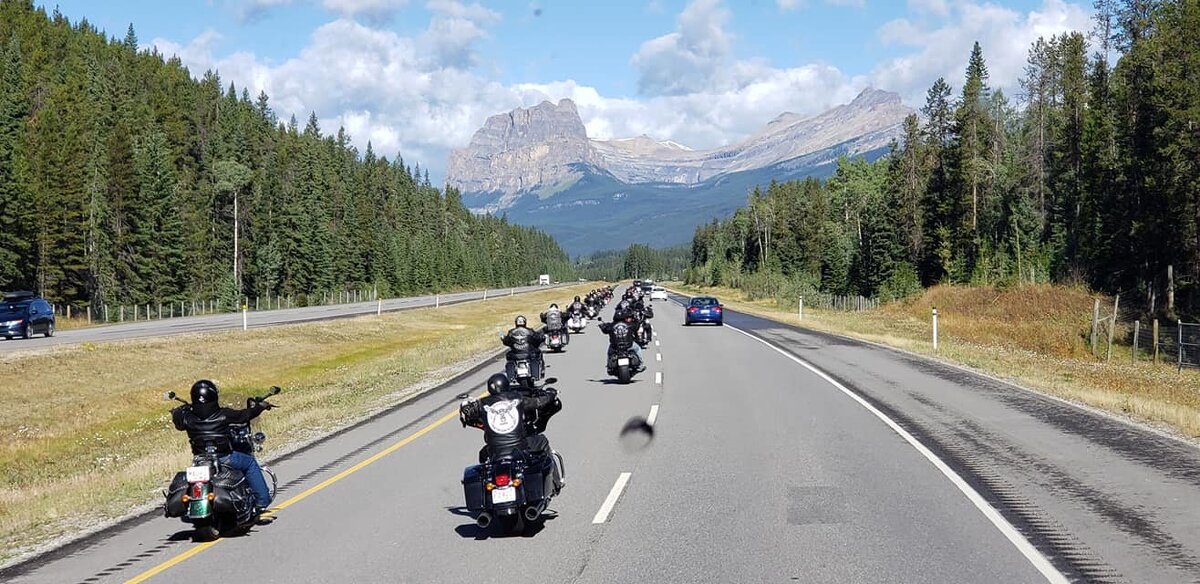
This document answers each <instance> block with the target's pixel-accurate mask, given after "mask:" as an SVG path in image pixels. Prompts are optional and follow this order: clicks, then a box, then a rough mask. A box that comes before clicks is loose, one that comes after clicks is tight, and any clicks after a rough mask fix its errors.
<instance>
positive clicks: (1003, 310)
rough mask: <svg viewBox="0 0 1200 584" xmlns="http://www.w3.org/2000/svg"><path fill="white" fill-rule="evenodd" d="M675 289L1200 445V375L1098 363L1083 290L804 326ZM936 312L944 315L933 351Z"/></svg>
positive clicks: (760, 308)
mask: <svg viewBox="0 0 1200 584" xmlns="http://www.w3.org/2000/svg"><path fill="white" fill-rule="evenodd" d="M672 287H673V288H675V289H677V290H680V291H682V292H688V293H693V294H699V293H704V294H712V295H715V296H717V297H719V298H720V299H721V301H722V302H723V303H725V304H726V305H727V306H729V307H730V308H732V309H734V310H740V311H744V312H747V313H750V314H755V315H758V316H763V317H766V318H771V319H774V320H778V321H780V322H786V323H789V324H793V325H798V326H803V327H806V328H811V329H813V330H819V331H826V332H832V333H838V334H842V335H846V336H850V337H855V338H859V339H863V340H868V341H873V342H876V343H880V344H884V345H889V346H893V347H898V348H901V349H905V350H908V351H912V352H914V353H920V354H924V355H928V356H932V357H935V358H938V359H943V360H946V361H949V362H953V363H958V364H961V365H966V366H969V367H973V368H975V369H978V370H980V371H983V372H985V373H988V374H991V375H994V376H997V377H1000V378H1004V379H1009V380H1011V381H1014V382H1016V383H1019V384H1021V385H1023V386H1025V387H1029V388H1032V389H1036V390H1038V391H1042V392H1044V393H1047V394H1050V395H1055V396H1059V397H1063V398H1066V399H1069V400H1073V401H1076V402H1080V403H1083V404H1087V405H1090V406H1093V407H1097V408H1100V409H1103V410H1107V411H1110V412H1113V413H1116V414H1119V415H1123V416H1127V417H1129V418H1131V419H1134V420H1137V421H1139V422H1143V423H1146V424H1149V425H1152V426H1155V427H1158V428H1161V429H1164V430H1167V431H1170V432H1173V433H1176V434H1178V435H1182V436H1184V437H1188V438H1197V437H1200V374H1197V373H1196V372H1195V371H1189V370H1184V371H1183V372H1182V373H1179V372H1177V371H1176V369H1175V367H1173V366H1166V365H1156V364H1153V363H1150V362H1147V361H1138V362H1136V363H1134V362H1131V359H1130V350H1129V348H1128V347H1125V348H1122V349H1121V350H1120V351H1118V350H1117V348H1116V347H1114V356H1113V360H1112V361H1111V362H1105V361H1104V360H1102V359H1098V358H1096V357H1093V356H1092V355H1091V352H1090V350H1089V349H1088V347H1087V344H1086V339H1087V336H1088V332H1089V330H1090V315H1091V311H1092V302H1093V299H1094V298H1095V296H1094V295H1092V294H1091V293H1090V292H1088V291H1087V290H1084V289H1082V288H1075V287H1064V286H1051V285H1029V286H1020V287H1015V288H1008V289H997V288H991V287H966V286H936V287H933V288H930V289H928V290H926V291H924V293H922V294H921V295H920V296H917V297H914V298H910V299H908V300H904V301H901V302H894V303H891V304H886V305H883V306H881V307H879V308H877V309H874V310H867V311H862V312H843V311H829V310H819V309H813V308H812V307H809V306H806V307H805V309H804V320H803V321H802V322H801V321H799V318H798V317H799V315H798V314H797V310H796V308H795V307H792V306H790V303H789V306H788V307H787V308H786V309H785V308H781V307H780V306H779V305H778V304H777V303H776V301H775V300H773V299H764V300H754V301H750V300H747V299H746V296H745V295H744V294H743V293H742V292H741V291H740V290H735V289H730V288H697V287H691V286H684V285H682V284H673V285H672ZM1102 303H1103V300H1102ZM1108 304H1109V305H1110V306H1111V301H1108ZM934 306H936V307H937V308H938V315H939V320H938V328H939V335H938V336H939V339H938V340H939V343H938V344H939V350H938V351H937V352H936V353H935V352H934V351H933V343H932V323H931V321H932V315H931V310H930V309H931V308H932V307H934Z"/></svg>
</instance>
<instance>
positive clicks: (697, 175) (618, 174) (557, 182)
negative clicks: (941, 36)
mask: <svg viewBox="0 0 1200 584" xmlns="http://www.w3.org/2000/svg"><path fill="white" fill-rule="evenodd" d="M911 112H912V110H911V109H909V108H908V107H907V106H905V105H904V104H903V103H902V102H901V100H900V96H899V95H898V94H896V93H892V92H888V91H882V90H878V89H874V88H867V89H865V90H863V91H862V92H861V93H859V94H858V96H857V97H855V98H854V100H853V101H851V102H850V103H848V104H843V105H840V106H837V107H835V108H832V109H830V110H828V111H826V112H823V113H821V114H818V115H815V116H809V117H805V116H802V115H799V114H796V113H792V112H785V113H783V114H780V115H779V116H777V117H776V118H775V119H774V120H772V121H771V122H770V123H768V124H767V125H766V126H765V127H764V128H763V129H762V130H761V131H759V132H758V133H756V134H754V135H753V136H750V137H748V138H746V139H745V140H742V141H741V142H738V143H736V144H731V145H728V146H723V147H720V148H715V149H712V150H692V149H690V148H688V147H686V146H683V145H681V144H677V143H675V142H671V141H668V140H661V141H660V140H655V139H654V138H652V137H650V136H647V135H641V136H637V137H634V138H621V139H613V140H589V139H588V136H587V129H586V128H585V127H584V125H583V121H582V120H581V119H580V117H579V111H578V109H577V108H576V106H575V103H574V102H573V101H571V100H570V99H561V100H559V101H558V103H557V104H556V103H552V102H550V101H543V102H541V103H539V104H537V105H535V106H533V107H530V108H517V109H515V110H513V111H511V112H509V113H506V114H498V115H494V116H492V117H490V118H488V120H487V122H486V123H485V124H484V125H483V127H482V128H480V129H479V131H477V132H476V133H475V135H474V136H473V137H472V138H471V143H470V145H468V146H467V147H466V148H463V149H460V150H455V151H454V152H452V153H451V155H450V164H449V165H448V167H447V173H446V174H447V182H448V183H449V184H450V185H452V186H456V187H458V188H459V189H461V190H462V191H463V192H466V193H493V194H495V193H499V197H498V200H497V202H496V203H495V204H494V207H495V208H505V207H507V206H508V205H509V204H511V202H512V201H513V200H515V198H516V197H519V196H520V195H521V194H524V193H527V192H538V193H540V194H541V195H543V196H548V195H550V194H553V193H555V192H558V191H561V190H562V189H564V188H567V187H569V186H570V185H572V184H574V182H576V181H577V180H578V179H579V177H581V176H583V174H584V173H585V172H587V171H588V169H591V170H592V171H595V172H598V173H600V174H606V175H610V176H612V177H613V178H616V179H617V180H620V181H623V182H625V183H628V184H640V183H670V184H676V185H695V184H697V183H701V182H703V181H707V180H709V179H712V178H714V177H718V176H722V175H726V174H730V173H736V172H744V171H748V170H755V169H761V168H767V167H771V166H773V165H776V164H782V163H786V162H787V161H790V160H796V159H799V158H801V157H806V158H805V159H806V160H808V159H810V158H812V157H813V156H814V155H816V156H817V158H822V157H827V158H830V159H831V160H832V159H836V156H837V155H839V154H847V155H854V154H858V153H864V152H869V151H873V150H877V149H879V148H882V147H884V146H886V145H887V143H888V142H889V141H890V140H891V139H892V138H894V137H896V136H898V135H899V130H900V126H901V123H902V122H903V120H904V117H905V116H907V115H908V114H909V113H911ZM821 153H826V154H828V156H825V155H824V154H821ZM493 210H494V209H493Z"/></svg>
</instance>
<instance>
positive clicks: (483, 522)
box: [475, 511, 492, 529]
mask: <svg viewBox="0 0 1200 584" xmlns="http://www.w3.org/2000/svg"><path fill="white" fill-rule="evenodd" d="M491 524H492V514H491V513H488V512H487V511H484V512H483V513H480V514H479V518H477V519H476V520H475V525H478V526H479V528H480V529H487V528H488V526H489V525H491Z"/></svg>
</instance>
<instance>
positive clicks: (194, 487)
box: [192, 483, 204, 499]
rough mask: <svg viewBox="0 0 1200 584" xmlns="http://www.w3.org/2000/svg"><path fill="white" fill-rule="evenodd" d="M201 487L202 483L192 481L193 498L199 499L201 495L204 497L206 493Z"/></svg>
mask: <svg viewBox="0 0 1200 584" xmlns="http://www.w3.org/2000/svg"><path fill="white" fill-rule="evenodd" d="M200 488H201V487H200V483H192V498H193V499H199V498H200V497H202V496H203V495H204V493H202V492H200Z"/></svg>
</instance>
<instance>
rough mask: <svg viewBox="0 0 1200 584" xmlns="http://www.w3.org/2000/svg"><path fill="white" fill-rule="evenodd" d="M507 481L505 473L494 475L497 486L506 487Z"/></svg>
mask: <svg viewBox="0 0 1200 584" xmlns="http://www.w3.org/2000/svg"><path fill="white" fill-rule="evenodd" d="M508 483H509V480H508V475H506V474H502V475H496V486H497V487H507V486H508Z"/></svg>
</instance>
